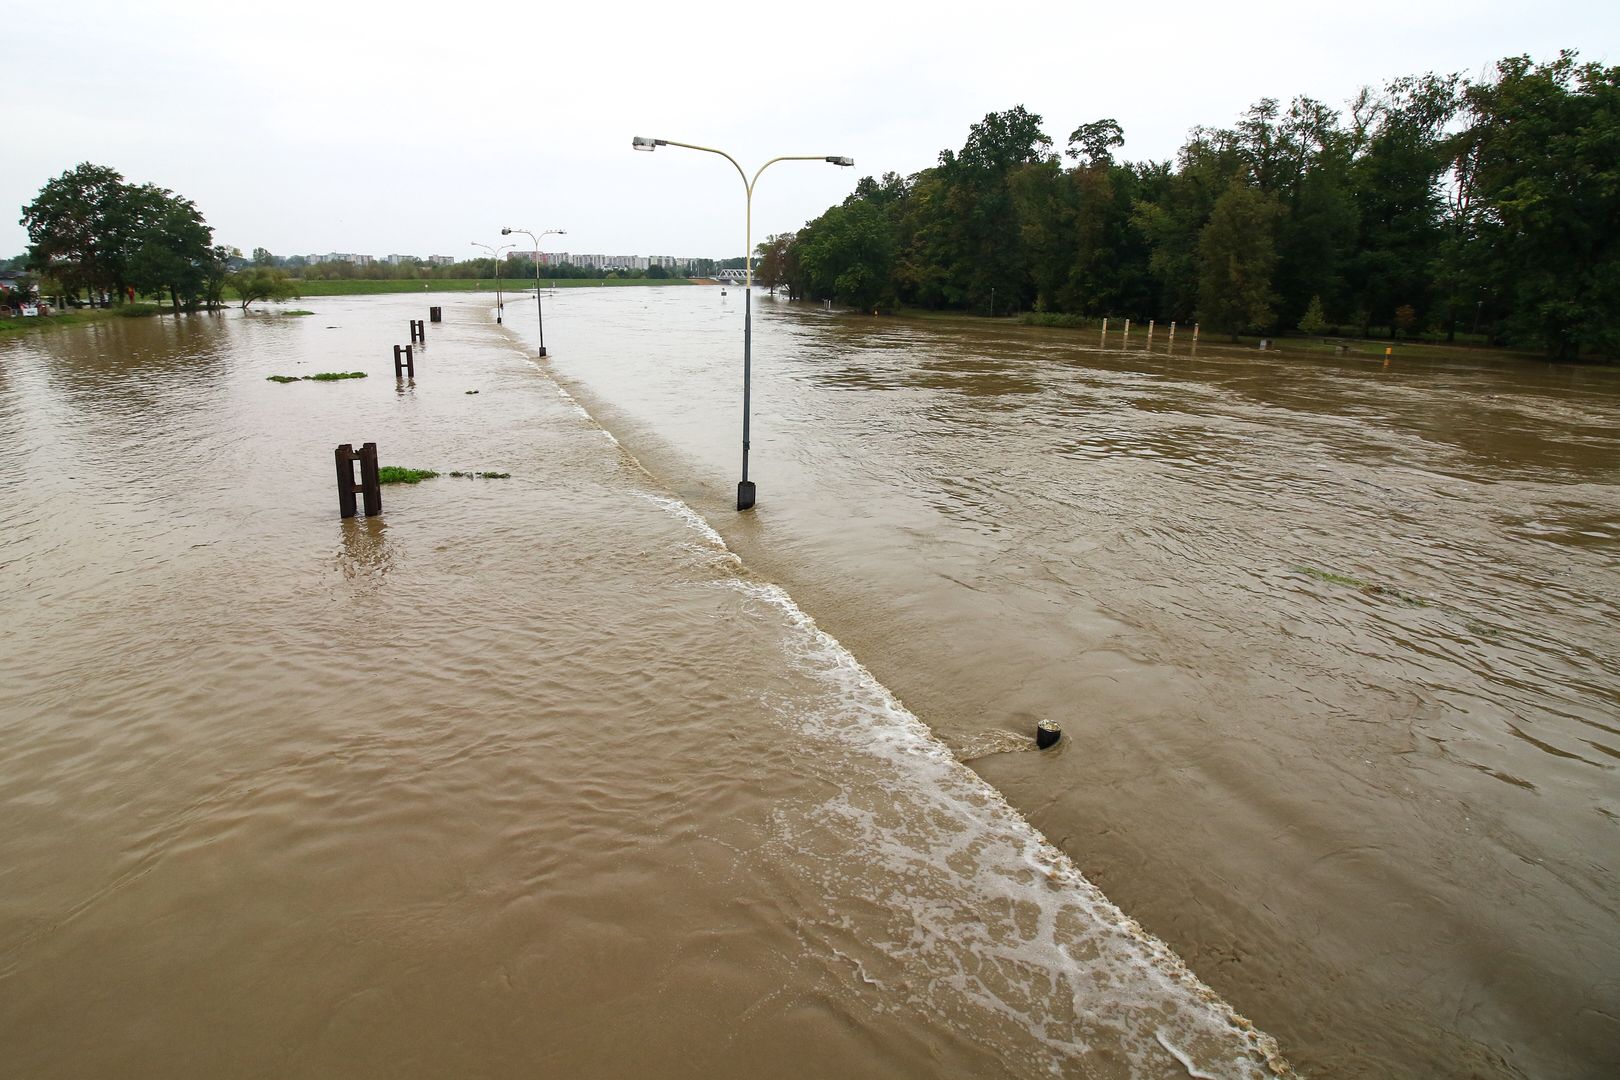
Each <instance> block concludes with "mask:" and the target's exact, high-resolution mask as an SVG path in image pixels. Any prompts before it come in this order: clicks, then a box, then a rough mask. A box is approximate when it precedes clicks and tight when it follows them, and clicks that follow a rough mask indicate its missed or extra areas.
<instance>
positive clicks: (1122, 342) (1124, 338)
mask: <svg viewBox="0 0 1620 1080" xmlns="http://www.w3.org/2000/svg"><path fill="white" fill-rule="evenodd" d="M1130 343H1131V320H1129V319H1126V320H1125V329H1124V330H1123V331H1122V332H1121V333H1120V335H1119V347H1120V348H1122V349H1123V348H1125V347H1126V346H1128V345H1130Z"/></svg>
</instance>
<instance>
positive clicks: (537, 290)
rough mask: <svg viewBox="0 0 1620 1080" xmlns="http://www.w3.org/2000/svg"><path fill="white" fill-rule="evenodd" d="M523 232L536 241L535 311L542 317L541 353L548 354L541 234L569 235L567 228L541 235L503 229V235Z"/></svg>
mask: <svg viewBox="0 0 1620 1080" xmlns="http://www.w3.org/2000/svg"><path fill="white" fill-rule="evenodd" d="M515 232H518V233H522V234H523V235H524V236H527V237H528V238H529V239H530V240H532V241H533V242H534V313H535V314H536V315H537V316H539V318H540V355H541V356H544V355H546V313H545V312H543V311H541V310H540V236H567V235H568V230H567V229H547V230H546V231H545V232H543V233H541V234H540V236H536V235H534V233H532V232H530V231H529V230H528V229H502V230H501V235H502V236H511V235H512V234H513V233H515Z"/></svg>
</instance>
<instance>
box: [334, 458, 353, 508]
mask: <svg viewBox="0 0 1620 1080" xmlns="http://www.w3.org/2000/svg"><path fill="white" fill-rule="evenodd" d="M354 457H355V455H354V446H353V444H352V443H344V444H343V445H342V446H340V447H338V448H337V481H338V516H339V517H346V518H352V517H354Z"/></svg>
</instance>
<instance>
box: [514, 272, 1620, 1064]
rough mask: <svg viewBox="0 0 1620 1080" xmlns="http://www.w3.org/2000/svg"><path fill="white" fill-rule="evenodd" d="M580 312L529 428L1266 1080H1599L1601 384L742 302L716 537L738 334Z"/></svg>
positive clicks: (1612, 656) (734, 311)
mask: <svg viewBox="0 0 1620 1080" xmlns="http://www.w3.org/2000/svg"><path fill="white" fill-rule="evenodd" d="M605 293H606V290H600V291H588V290H561V291H558V292H557V293H555V294H554V295H547V296H546V297H545V303H546V305H547V307H546V324H545V325H546V331H547V333H546V343H547V346H548V348H549V349H550V351H551V353H552V358H551V361H550V367H551V368H552V370H553V371H554V372H555V373H556V374H557V376H558V377H559V378H560V379H561V380H562V382H563V384H564V385H565V386H566V387H568V388H569V389H570V391H571V392H572V393H574V394H575V395H576V396H577V397H578V399H579V400H580V401H581V402H582V403H584V404H585V406H586V407H587V408H588V409H589V410H590V411H591V413H592V414H593V415H594V416H595V417H596V418H597V419H598V420H599V421H600V422H602V423H603V424H605V425H606V426H607V427H608V428H609V429H611V430H612V431H613V432H614V433H615V434H616V435H617V436H618V437H619V439H620V440H621V441H622V443H623V444H624V445H625V447H626V448H627V449H629V450H630V451H631V452H633V453H634V454H635V455H636V457H637V458H638V460H639V461H640V462H641V463H642V464H643V465H644V466H645V467H646V468H648V469H649V470H650V471H651V472H652V473H653V474H654V475H655V476H657V477H658V479H659V482H660V483H662V484H665V485H667V486H668V487H669V488H670V489H671V490H673V491H674V492H675V493H676V494H677V495H678V496H679V497H680V498H681V499H682V500H683V501H684V502H686V503H687V504H688V505H690V506H692V507H693V508H694V509H696V510H697V511H698V512H700V513H701V514H703V516H704V517H705V518H707V519H708V520H709V521H710V522H711V523H712V524H713V525H714V527H715V528H716V529H717V530H718V531H719V533H720V535H721V536H722V537H723V538H724V539H725V542H726V543H727V545H728V546H729V547H730V548H731V549H732V550H733V551H735V552H736V553H737V554H738V555H739V556H740V557H741V558H742V560H743V562H744V563H745V564H746V565H747V566H748V567H749V570H750V572H751V573H756V574H759V575H760V576H761V577H763V578H765V579H767V580H769V581H772V582H774V583H776V584H778V585H780V586H781V587H783V588H785V589H786V590H787V591H788V592H789V593H790V594H791V595H792V596H793V597H794V599H795V600H796V601H797V603H798V604H799V605H800V607H802V608H803V610H805V611H806V612H808V613H809V614H810V615H811V616H813V617H814V618H815V619H816V621H817V623H818V625H819V626H820V627H821V628H822V629H824V630H825V631H827V632H828V633H830V634H831V635H832V636H833V637H835V638H836V639H837V640H838V641H840V642H841V643H842V644H843V645H844V646H846V647H847V648H848V649H849V650H850V651H851V652H852V653H853V654H854V656H856V657H857V658H858V659H859V660H860V662H861V663H862V664H863V665H864V666H865V667H866V668H867V669H868V670H869V671H870V672H871V673H872V674H873V675H874V676H875V677H876V678H877V679H878V680H879V681H880V682H881V683H882V684H883V685H884V686H885V687H887V688H888V689H889V690H890V691H892V692H893V693H894V694H895V695H896V697H897V698H898V699H899V700H900V701H901V702H903V703H904V705H905V706H906V708H907V709H909V710H910V712H911V713H912V714H914V715H915V716H917V717H918V718H919V719H920V720H921V721H922V722H923V723H925V724H926V725H927V726H928V727H929V728H930V729H931V730H932V731H933V732H934V733H935V734H936V735H937V737H938V738H939V739H941V740H942V741H943V742H944V743H945V744H947V745H948V746H949V747H951V749H952V751H953V752H954V753H956V754H957V755H958V756H959V757H962V758H964V759H969V760H970V761H971V767H972V768H973V769H974V770H976V771H977V772H978V773H980V774H981V775H982V776H983V777H984V778H985V779H987V780H988V781H989V782H990V783H991V784H992V785H994V787H995V788H996V789H997V790H999V791H1000V792H1002V793H1004V794H1005V796H1006V797H1007V799H1008V801H1009V802H1010V803H1011V804H1012V805H1013V806H1014V807H1015V808H1017V809H1018V810H1019V811H1020V812H1021V813H1022V814H1023V815H1024V816H1025V817H1026V818H1027V819H1028V820H1029V821H1030V822H1032V823H1033V824H1034V825H1035V826H1037V827H1038V828H1039V829H1040V830H1041V832H1042V833H1043V834H1044V835H1045V836H1047V837H1049V838H1050V840H1051V841H1052V842H1053V843H1054V844H1056V845H1057V846H1058V847H1060V848H1061V849H1062V850H1063V851H1064V852H1065V853H1067V854H1068V855H1069V856H1070V857H1071V858H1072V859H1073V861H1074V862H1075V864H1076V865H1077V866H1078V867H1079V868H1080V870H1081V871H1082V872H1083V873H1084V874H1085V875H1086V877H1087V878H1088V879H1089V880H1090V881H1092V882H1094V883H1096V884H1097V885H1098V886H1099V887H1100V888H1101V889H1102V890H1103V891H1104V892H1105V893H1106V894H1107V895H1108V896H1109V897H1110V898H1111V899H1112V900H1113V901H1114V902H1116V903H1117V904H1119V905H1120V906H1121V907H1122V908H1123V909H1124V910H1125V911H1126V912H1128V913H1129V914H1130V915H1131V916H1132V917H1134V918H1135V919H1137V920H1138V921H1139V922H1140V923H1141V924H1142V925H1143V926H1144V927H1145V928H1146V929H1147V930H1148V931H1150V932H1151V933H1153V934H1155V935H1157V936H1158V937H1159V938H1161V939H1162V940H1164V941H1165V942H1166V943H1168V944H1169V945H1170V946H1171V948H1173V949H1174V950H1175V951H1176V952H1177V953H1178V954H1179V955H1180V956H1181V957H1183V958H1184V959H1185V960H1186V962H1187V963H1188V964H1189V966H1190V967H1191V968H1192V969H1193V970H1195V971H1196V972H1197V973H1198V974H1199V976H1200V977H1201V978H1202V979H1204V980H1205V981H1206V982H1207V983H1208V984H1209V985H1210V986H1212V987H1213V988H1214V989H1215V990H1216V991H1217V992H1218V993H1220V994H1221V995H1222V996H1223V997H1224V998H1225V999H1226V1000H1228V1001H1230V1002H1231V1003H1232V1004H1233V1006H1234V1007H1235V1008H1236V1009H1238V1010H1239V1011H1240V1012H1241V1013H1243V1014H1244V1015H1246V1016H1248V1017H1249V1018H1251V1019H1252V1020H1253V1021H1254V1022H1255V1023H1256V1024H1258V1025H1259V1026H1260V1027H1261V1028H1263V1029H1265V1030H1267V1031H1269V1032H1271V1033H1272V1034H1274V1035H1275V1036H1276V1037H1277V1038H1278V1039H1279V1041H1280V1042H1281V1044H1282V1046H1283V1048H1284V1050H1285V1051H1286V1053H1287V1054H1288V1055H1289V1057H1290V1059H1291V1060H1292V1061H1293V1062H1294V1064H1295V1065H1296V1066H1297V1067H1299V1069H1300V1071H1301V1072H1302V1073H1307V1074H1312V1075H1319V1076H1352V1077H1385V1076H1470V1077H1472V1076H1480V1077H1511V1076H1533V1077H1610V1076H1614V1075H1620V882H1617V880H1616V870H1617V862H1620V776H1617V766H1620V630H1617V629H1616V628H1617V626H1620V371H1616V370H1613V369H1592V368H1579V367H1553V366H1549V365H1543V364H1537V363H1513V364H1499V365H1492V364H1439V363H1429V364H1424V363H1418V362H1414V361H1412V360H1410V359H1408V358H1406V357H1404V356H1401V357H1397V358H1396V359H1395V360H1394V361H1393V362H1392V363H1390V364H1389V365H1387V366H1386V365H1384V364H1382V363H1381V362H1377V361H1374V362H1367V361H1365V360H1358V359H1350V358H1321V357H1318V358H1315V359H1312V358H1306V357H1302V356H1297V355H1281V356H1279V355H1276V354H1267V355H1262V354H1259V353H1256V352H1254V351H1252V350H1250V351H1244V352H1239V351H1233V350H1226V349H1222V348H1220V347H1219V346H1218V345H1215V344H1213V343H1211V342H1209V341H1208V340H1207V339H1206V341H1205V342H1204V343H1203V345H1202V347H1201V348H1200V350H1199V351H1198V353H1197V355H1192V354H1191V352H1190V349H1189V345H1190V343H1189V342H1188V340H1187V334H1186V330H1185V328H1183V329H1182V331H1181V334H1180V336H1179V339H1178V340H1177V342H1176V345H1175V351H1174V352H1173V353H1170V352H1167V350H1166V344H1167V342H1166V334H1165V329H1164V328H1163V327H1159V328H1158V336H1157V339H1156V341H1155V348H1154V350H1153V351H1151V352H1149V351H1147V350H1144V349H1143V348H1142V347H1141V344H1140V340H1138V342H1137V343H1136V344H1135V346H1134V347H1133V348H1131V349H1130V350H1128V351H1122V350H1121V349H1120V348H1119V341H1118V337H1117V335H1116V336H1115V337H1114V338H1113V339H1112V340H1111V341H1110V342H1109V343H1108V344H1109V347H1108V348H1101V347H1100V345H1101V342H1100V340H1099V339H1098V337H1097V336H1096V335H1094V334H1087V333H1081V332H1077V331H1065V330H1047V329H1035V328H1026V327H1022V326H1017V325H1013V324H1011V323H1010V322H1009V323H1007V324H1000V323H998V324H990V325H987V324H985V323H983V322H980V321H973V322H962V321H940V322H935V321H907V320H894V319H873V318H868V317H862V316H859V315H856V314H850V313H840V312H832V311H826V310H821V309H818V308H816V307H813V306H809V305H790V304H787V303H782V302H777V301H774V300H772V299H770V298H767V297H762V296H756V298H755V300H756V313H755V318H754V346H755V350H754V361H755V366H754V372H755V379H754V402H755V416H754V428H753V438H754V445H753V455H752V470H751V473H752V475H751V477H750V478H751V479H752V480H754V481H755V482H756V483H757V485H758V493H759V495H758V497H759V503H758V507H757V509H756V510H755V511H754V512H752V513H749V514H742V515H739V514H737V513H735V512H734V511H733V510H732V507H733V506H734V503H733V502H732V499H733V495H734V489H735V484H736V481H737V479H738V465H739V457H740V451H739V441H740V434H739V415H740V398H741V392H740V391H741V387H740V385H739V384H740V374H741V337H742V330H743V326H742V296H741V292H740V290H737V289H731V290H729V293H730V295H729V296H726V297H721V296H720V295H719V290H715V289H706V290H701V291H690V290H682V291H676V290H665V291H656V290H646V291H641V292H636V293H620V294H614V295H605ZM507 316H508V317H507V324H506V326H507V329H508V330H509V331H511V332H514V333H517V334H519V335H522V336H523V337H524V338H525V340H527V341H530V342H531V343H532V341H533V333H534V322H535V315H534V312H533V307H532V297H530V298H526V299H524V298H514V300H513V302H512V303H510V304H508V305H507ZM1043 717H1050V718H1053V719H1056V720H1059V721H1060V722H1061V723H1062V724H1063V727H1064V730H1065V731H1066V733H1067V738H1066V740H1065V742H1064V743H1063V744H1062V745H1061V746H1060V748H1059V749H1058V750H1056V751H1054V752H1051V753H1048V754H1041V755H1037V754H1028V753H999V752H997V751H999V750H1001V749H1003V748H1005V747H1008V746H1016V745H1021V743H1022V740H1023V739H1024V738H1025V737H1027V735H1028V733H1029V732H1030V731H1031V730H1032V728H1033V725H1034V724H1035V722H1036V721H1037V720H1039V719H1041V718H1043ZM1217 1071H1218V1070H1217Z"/></svg>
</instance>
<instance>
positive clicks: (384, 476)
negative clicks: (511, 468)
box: [377, 465, 512, 484]
mask: <svg viewBox="0 0 1620 1080" xmlns="http://www.w3.org/2000/svg"><path fill="white" fill-rule="evenodd" d="M440 475H442V474H441V473H438V472H436V471H434V470H433V469H407V468H405V467H404V466H403V465H384V466H382V467H381V468H379V469H378V470H377V481H378V482H379V483H383V484H420V483H421V482H422V481H423V480H432V479H433V478H435V477H437V476H440ZM449 475H451V476H455V477H460V478H461V479H463V480H510V479H511V478H512V474H511V473H503V472H479V471H476V470H475V471H467V470H462V469H456V470H454V471H452V472H451V473H450V474H449Z"/></svg>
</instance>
